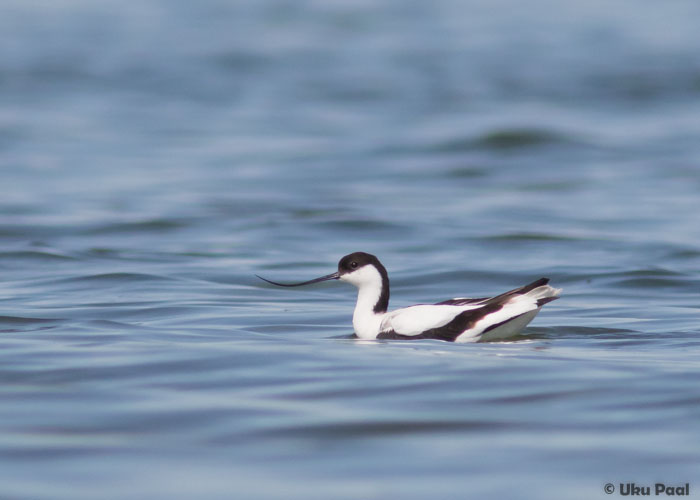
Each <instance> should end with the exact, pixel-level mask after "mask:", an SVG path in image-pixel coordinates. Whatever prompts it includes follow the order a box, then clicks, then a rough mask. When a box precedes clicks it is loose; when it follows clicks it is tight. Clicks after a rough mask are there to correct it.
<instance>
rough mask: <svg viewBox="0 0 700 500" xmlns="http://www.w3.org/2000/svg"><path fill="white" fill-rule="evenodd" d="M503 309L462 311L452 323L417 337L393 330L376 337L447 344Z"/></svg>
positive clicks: (484, 308)
mask: <svg viewBox="0 0 700 500" xmlns="http://www.w3.org/2000/svg"><path fill="white" fill-rule="evenodd" d="M502 308H503V304H488V305H485V306H484V307H480V308H479V309H471V310H469V311H464V312H461V313H460V314H458V315H457V316H455V317H454V319H453V320H452V321H450V322H449V323H447V324H446V325H443V326H440V327H438V328H431V329H430V330H425V331H424V332H421V333H419V334H418V335H402V334H400V333H396V332H395V331H394V330H389V331H386V332H381V333H380V334H379V335H377V339H383V340H418V339H434V340H446V341H447V342H454V341H455V340H456V339H457V337H459V336H460V335H462V334H463V333H464V332H465V331H466V330H468V329H470V328H472V327H473V326H474V325H475V324H476V323H477V322H478V321H480V320H482V319H484V318H485V317H486V316H488V315H489V314H491V313H495V312H496V311H500V310H501V309H502Z"/></svg>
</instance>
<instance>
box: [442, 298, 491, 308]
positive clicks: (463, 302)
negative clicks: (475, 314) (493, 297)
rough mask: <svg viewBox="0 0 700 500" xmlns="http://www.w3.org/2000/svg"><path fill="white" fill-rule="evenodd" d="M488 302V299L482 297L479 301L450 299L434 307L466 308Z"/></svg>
mask: <svg viewBox="0 0 700 500" xmlns="http://www.w3.org/2000/svg"><path fill="white" fill-rule="evenodd" d="M487 300H489V298H488V297H484V298H481V299H450V300H443V301H442V302H438V303H436V304H435V305H436V306H466V305H468V304H478V303H480V302H486V301H487Z"/></svg>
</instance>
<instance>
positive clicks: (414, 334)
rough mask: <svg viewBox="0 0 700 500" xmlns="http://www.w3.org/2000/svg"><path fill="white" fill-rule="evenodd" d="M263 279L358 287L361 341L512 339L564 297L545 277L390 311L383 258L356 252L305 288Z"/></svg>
mask: <svg viewBox="0 0 700 500" xmlns="http://www.w3.org/2000/svg"><path fill="white" fill-rule="evenodd" d="M256 276H257V275H256ZM258 278H260V279H261V280H263V281H266V282H268V283H270V284H272V285H277V286H287V287H292V286H302V285H310V284H312V283H319V282H321V281H328V280H341V281H347V282H348V283H351V284H353V285H355V286H356V287H357V288H358V293H357V304H356V305H355V312H354V313H353V316H352V325H353V328H354V329H355V335H357V337H359V338H360V339H396V340H417V339H437V340H446V341H449V342H479V341H486V340H496V339H503V338H508V337H512V336H513V335H515V334H517V333H518V332H520V330H522V329H523V328H525V326H527V324H528V323H530V321H532V319H533V318H534V317H535V316H536V315H537V313H538V312H539V311H540V308H541V307H542V306H543V305H545V304H546V303H548V302H551V301H553V300H555V299H557V298H558V296H559V294H560V292H561V289H557V288H552V287H551V286H549V285H548V283H549V279H547V278H540V279H538V280H536V281H533V282H532V283H530V284H528V285H525V286H522V287H520V288H516V289H514V290H510V291H508V292H505V293H502V294H500V295H496V296H495V297H487V298H479V299H468V298H462V297H458V298H455V299H450V300H445V301H442V302H438V303H436V304H418V305H415V306H409V307H404V308H402V309H396V310H394V311H388V308H389V275H388V274H387V271H386V269H385V268H384V266H383V265H382V263H381V262H379V259H377V257H375V256H374V255H371V254H368V253H365V252H355V253H351V254H349V255H346V256H345V257H343V258H342V259H340V262H338V271H337V272H335V273H331V274H328V275H326V276H321V277H320V278H315V279H312V280H309V281H304V282H301V283H277V282H275V281H271V280H268V279H266V278H263V277H262V276H258Z"/></svg>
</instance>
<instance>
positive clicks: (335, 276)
mask: <svg viewBox="0 0 700 500" xmlns="http://www.w3.org/2000/svg"><path fill="white" fill-rule="evenodd" d="M255 276H258V275H257V274H256V275H255ZM258 278H260V279H261V280H263V281H267V282H268V283H270V284H271V285H277V286H302V285H310V284H311V283H318V282H319V281H328V280H337V279H338V278H340V274H339V273H333V274H327V275H326V276H321V277H320V278H315V279H312V280H309V281H303V282H301V283H277V282H276V281H270V280H268V279H265V278H263V277H262V276H258Z"/></svg>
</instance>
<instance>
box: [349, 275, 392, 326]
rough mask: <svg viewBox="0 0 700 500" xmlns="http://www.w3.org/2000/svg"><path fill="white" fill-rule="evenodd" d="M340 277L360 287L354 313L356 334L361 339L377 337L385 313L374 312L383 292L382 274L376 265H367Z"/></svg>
mask: <svg viewBox="0 0 700 500" xmlns="http://www.w3.org/2000/svg"><path fill="white" fill-rule="evenodd" d="M340 279H341V280H343V281H347V282H349V283H352V284H353V285H355V286H356V287H357V288H358V291H357V304H355V312H354V313H353V315H352V326H353V328H354V329H355V334H356V335H357V336H358V337H360V338H361V339H374V338H376V337H377V334H378V333H379V327H380V325H381V323H382V319H383V318H384V314H385V313H383V312H381V313H375V312H374V306H375V305H376V304H377V302H378V301H379V298H380V296H381V294H382V276H381V275H380V274H379V272H378V271H377V270H376V269H375V268H374V266H365V267H363V268H362V269H360V270H358V271H355V272H354V273H351V274H347V275H344V276H341V278H340Z"/></svg>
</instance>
